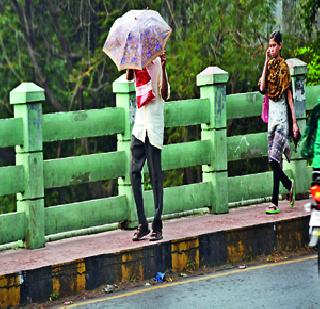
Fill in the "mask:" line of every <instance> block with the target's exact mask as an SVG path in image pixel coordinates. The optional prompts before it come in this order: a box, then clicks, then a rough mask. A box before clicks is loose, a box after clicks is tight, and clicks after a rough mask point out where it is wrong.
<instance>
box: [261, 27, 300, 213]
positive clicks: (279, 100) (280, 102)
mask: <svg viewBox="0 0 320 309" xmlns="http://www.w3.org/2000/svg"><path fill="white" fill-rule="evenodd" d="M281 49H282V38H281V34H280V32H279V31H275V32H273V33H272V34H271V36H270V37H269V45H268V48H267V50H266V54H265V63H264V68H263V72H262V76H261V78H260V81H259V90H260V92H262V93H263V94H265V96H267V97H266V98H267V99H268V100H269V112H268V161H269V164H270V165H271V168H272V170H273V194H272V202H271V204H270V205H269V207H268V208H267V209H266V214H279V213H280V209H279V207H278V199H279V184H280V181H281V183H282V185H283V186H284V187H285V188H286V189H287V190H288V191H289V202H290V205H291V206H294V202H295V186H294V180H293V179H289V177H288V176H287V175H286V174H285V173H284V172H283V170H282V155H283V154H284V155H285V157H286V158H287V159H288V160H290V145H289V138H290V137H292V138H293V139H294V140H295V139H298V138H299V135H300V133H299V128H298V125H297V121H296V115H295V109H294V103H293V96H292V90H291V77H290V71H289V67H288V65H287V64H286V62H285V61H284V59H283V58H282V57H281Z"/></svg>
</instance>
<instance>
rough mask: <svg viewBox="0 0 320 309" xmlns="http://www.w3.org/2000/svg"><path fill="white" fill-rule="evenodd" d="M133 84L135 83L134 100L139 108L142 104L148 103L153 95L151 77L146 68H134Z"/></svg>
mask: <svg viewBox="0 0 320 309" xmlns="http://www.w3.org/2000/svg"><path fill="white" fill-rule="evenodd" d="M134 74H135V85H136V101H137V106H138V108H140V107H141V106H143V105H147V104H149V103H150V102H151V101H152V100H153V99H154V98H155V95H154V93H153V91H152V84H151V77H150V75H149V73H148V71H147V69H143V70H134Z"/></svg>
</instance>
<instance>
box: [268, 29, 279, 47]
mask: <svg viewBox="0 0 320 309" xmlns="http://www.w3.org/2000/svg"><path fill="white" fill-rule="evenodd" d="M269 39H270V40H271V39H274V40H275V41H276V43H277V44H281V43H282V37H281V33H280V31H279V30H276V31H273V32H272V34H271V35H270V37H269Z"/></svg>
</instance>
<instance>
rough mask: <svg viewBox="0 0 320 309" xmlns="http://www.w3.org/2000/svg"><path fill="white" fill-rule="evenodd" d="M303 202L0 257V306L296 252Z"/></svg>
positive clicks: (302, 239) (302, 237) (304, 236)
mask: <svg viewBox="0 0 320 309" xmlns="http://www.w3.org/2000/svg"><path fill="white" fill-rule="evenodd" d="M305 202H306V201H299V202H298V203H297V204H298V205H297V206H296V207H295V208H294V209H291V208H289V207H288V206H287V205H286V203H284V202H283V203H282V204H281V208H282V213H281V214H280V215H279V216H266V215H265V214H264V208H265V206H266V205H263V204H262V205H259V206H251V207H242V208H241V209H233V210H231V211H230V214H227V215H219V216H215V215H205V216H201V217H191V218H183V219H178V220H171V221H168V222H165V226H164V233H165V234H164V235H165V238H164V240H163V241H161V242H158V243H155V244H154V243H150V242H149V241H147V240H145V241H140V242H132V241H131V234H132V232H130V231H115V232H107V233H102V234H98V235H90V236H84V237H76V238H73V239H66V240H61V241H56V242H52V243H49V244H48V245H47V247H46V248H43V249H38V250H17V251H8V252H2V253H0V260H1V265H0V307H1V308H6V307H8V306H15V305H19V304H27V303H31V302H44V301H47V300H48V299H49V298H50V296H57V297H65V296H69V295H72V294H76V293H78V292H80V291H81V290H83V289H89V290H90V289H95V288H97V287H99V286H100V285H102V284H105V283H108V284H113V283H117V282H128V281H139V280H146V279H151V278H153V276H154V274H155V273H156V272H157V271H166V270H169V269H172V270H173V271H176V272H180V271H184V270H185V269H197V268H199V267H205V266H210V267H214V266H221V265H224V264H237V263H243V262H248V261H251V260H253V259H255V258H257V257H258V256H262V255H268V254H271V253H273V252H274V251H283V250H285V251H295V250H297V249H299V248H303V247H305V246H306V245H307V243H308V223H309V216H308V215H307V214H306V213H305V212H304V210H303V204H304V203H305Z"/></svg>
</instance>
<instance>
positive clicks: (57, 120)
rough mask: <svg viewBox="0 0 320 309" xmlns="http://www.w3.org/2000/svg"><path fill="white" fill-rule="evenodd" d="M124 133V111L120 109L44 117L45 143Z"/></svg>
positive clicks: (73, 112) (65, 113) (93, 110)
mask: <svg viewBox="0 0 320 309" xmlns="http://www.w3.org/2000/svg"><path fill="white" fill-rule="evenodd" d="M123 131H124V110H123V109H122V108H120V107H114V108H113V107H112V108H110V107H109V108H102V109H91V110H81V111H72V112H59V113H54V114H46V115H43V141H44V142H52V141H60V140H68V139H75V138H84V137H96V136H103V135H112V134H117V133H122V132H123Z"/></svg>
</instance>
